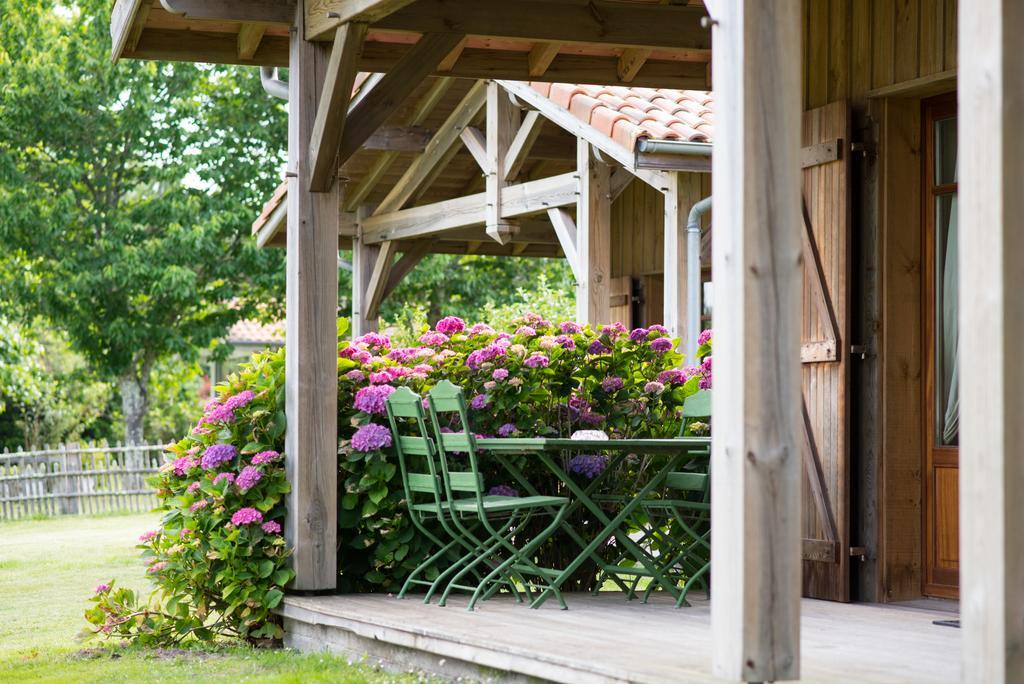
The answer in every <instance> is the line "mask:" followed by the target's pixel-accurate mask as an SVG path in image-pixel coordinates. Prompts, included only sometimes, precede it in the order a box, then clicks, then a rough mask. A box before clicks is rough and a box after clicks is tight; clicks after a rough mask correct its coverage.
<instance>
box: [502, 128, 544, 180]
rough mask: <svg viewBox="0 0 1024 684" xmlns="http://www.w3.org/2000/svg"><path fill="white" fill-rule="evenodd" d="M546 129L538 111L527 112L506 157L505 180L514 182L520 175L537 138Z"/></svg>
mask: <svg viewBox="0 0 1024 684" xmlns="http://www.w3.org/2000/svg"><path fill="white" fill-rule="evenodd" d="M543 128H544V117H543V116H541V114H540V112H538V111H531V112H527V113H526V115H525V116H524V117H523V123H522V124H521V125H520V126H519V130H518V131H516V135H515V137H514V138H513V139H512V142H511V144H509V146H508V153H507V154H506V155H505V168H504V169H503V173H504V175H505V180H514V179H515V178H516V176H518V175H519V172H520V170H522V168H523V164H524V163H525V162H526V160H527V158H528V157H529V156H530V150H531V149H533V144H534V143H535V142H537V136H539V135H540V132H541V130H542V129H543Z"/></svg>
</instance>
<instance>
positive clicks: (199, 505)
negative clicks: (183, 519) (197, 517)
mask: <svg viewBox="0 0 1024 684" xmlns="http://www.w3.org/2000/svg"><path fill="white" fill-rule="evenodd" d="M209 505H210V500H209V499H200V500H199V501H196V502H195V503H194V504H192V505H191V506H189V507H188V512H189V513H195V512H196V511H201V510H203V509H204V508H206V507H207V506H209Z"/></svg>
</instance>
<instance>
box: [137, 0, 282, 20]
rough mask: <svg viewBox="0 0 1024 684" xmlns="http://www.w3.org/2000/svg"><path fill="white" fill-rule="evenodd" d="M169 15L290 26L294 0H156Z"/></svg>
mask: <svg viewBox="0 0 1024 684" xmlns="http://www.w3.org/2000/svg"><path fill="white" fill-rule="evenodd" d="M157 2H159V3H160V4H161V5H162V6H163V8H164V9H165V10H167V11H168V12H170V13H171V14H175V15H178V16H180V17H185V18H188V19H200V20H204V21H205V20H209V21H237V22H243V23H249V22H260V23H265V24H279V25H282V26H290V25H291V23H292V20H293V19H294V17H295V0H157Z"/></svg>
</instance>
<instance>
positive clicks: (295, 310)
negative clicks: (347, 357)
mask: <svg viewBox="0 0 1024 684" xmlns="http://www.w3.org/2000/svg"><path fill="white" fill-rule="evenodd" d="M303 5H304V2H303V1H302V0H300V2H298V3H297V4H296V18H295V23H294V24H293V26H292V32H291V49H290V54H289V61H288V65H289V68H288V98H289V102H288V109H289V116H288V170H289V172H290V177H289V179H288V256H287V261H288V265H287V270H288V281H287V282H288V284H287V319H286V320H287V323H286V352H285V413H286V414H287V416H288V430H287V432H286V434H285V454H286V459H285V464H286V468H287V473H288V481H289V482H290V483H291V492H290V493H289V494H288V516H287V518H286V519H285V536H286V537H287V539H288V542H289V544H290V545H291V546H292V548H293V556H292V565H293V567H294V569H295V581H294V582H293V583H292V585H291V588H292V589H300V590H318V589H333V588H334V587H335V586H336V585H337V545H336V540H337V515H338V506H337V496H338V487H337V478H338V455H337V452H338V441H337V440H338V430H337V420H338V411H337V401H338V348H337V343H338V327H337V316H338V223H339V220H340V219H339V212H338V206H339V201H338V200H339V189H338V184H337V182H333V183H331V184H330V188H329V189H328V190H327V191H326V192H318V193H313V192H310V191H309V187H310V178H311V173H312V169H311V167H310V159H309V142H310V135H311V134H312V131H313V122H314V118H315V116H316V110H317V98H318V97H319V94H320V91H321V87H322V84H323V82H324V78H325V75H326V72H327V64H328V60H329V57H330V45H329V44H319V43H313V42H307V41H306V40H305V21H304V16H305V15H304V13H303Z"/></svg>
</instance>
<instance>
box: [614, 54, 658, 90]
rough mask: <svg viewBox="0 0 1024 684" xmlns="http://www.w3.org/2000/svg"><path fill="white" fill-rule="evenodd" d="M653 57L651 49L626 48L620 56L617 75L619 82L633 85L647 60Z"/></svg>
mask: <svg viewBox="0 0 1024 684" xmlns="http://www.w3.org/2000/svg"><path fill="white" fill-rule="evenodd" d="M650 56H651V50H650V48H626V49H625V50H623V51H622V54H621V55H620V56H619V67H618V70H617V73H618V75H619V80H620V81H622V82H624V83H631V82H632V81H633V79H634V78H636V75H637V74H638V73H640V70H641V69H642V68H643V66H644V64H646V63H647V58H648V57H650Z"/></svg>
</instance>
